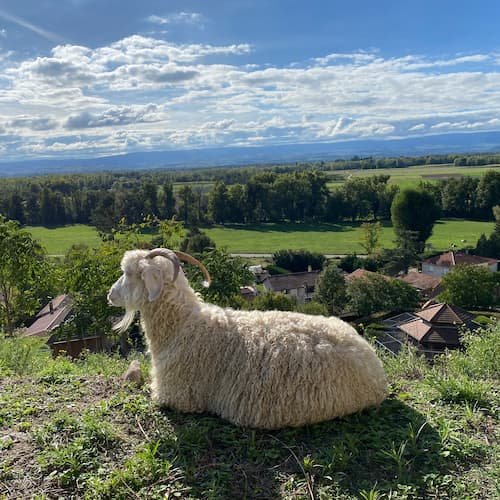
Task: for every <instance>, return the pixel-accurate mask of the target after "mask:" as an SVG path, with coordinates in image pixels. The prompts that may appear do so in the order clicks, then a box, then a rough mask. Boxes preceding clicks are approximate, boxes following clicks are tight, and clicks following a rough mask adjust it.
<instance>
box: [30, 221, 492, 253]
mask: <svg viewBox="0 0 500 500" xmlns="http://www.w3.org/2000/svg"><path fill="white" fill-rule="evenodd" d="M360 226H361V224H360V223H354V224H353V223H348V222H343V223H339V224H292V223H288V224H254V225H225V226H214V227H210V228H205V229H204V231H205V232H206V233H207V234H208V236H210V238H212V239H213V240H214V241H215V243H216V244H217V246H218V247H225V248H227V250H228V251H229V252H231V253H273V252H274V251H276V250H279V249H284V248H295V249H297V248H307V249H308V250H310V251H313V252H320V253H324V254H346V253H350V252H357V253H363V248H362V247H361V245H360V241H361V238H362V230H361V227H360ZM493 228H494V223H493V222H480V221H472V220H462V219H447V220H441V221H438V222H437V223H436V225H435V226H434V234H433V235H432V236H431V238H430V240H429V242H428V243H429V244H430V245H432V248H433V249H435V250H447V249H449V248H451V246H452V245H453V244H454V245H455V246H456V247H457V248H462V247H473V246H475V245H476V242H477V239H478V238H479V236H480V235H481V233H485V234H490V233H491V232H492V231H493ZM26 229H27V230H28V231H30V232H31V233H32V234H33V236H34V237H35V238H36V239H38V240H39V241H40V242H41V243H42V245H43V246H44V247H45V248H46V249H47V252H48V253H49V255H62V254H64V253H65V252H66V251H67V250H68V249H69V248H70V246H71V245H72V244H78V243H85V244H87V245H89V246H97V245H99V243H100V239H99V236H98V233H97V231H96V230H95V228H93V227H92V226H85V225H74V226H64V227H59V228H44V227H33V226H28V227H27V228H26ZM380 244H381V246H382V247H384V248H392V247H394V231H393V229H392V226H391V225H390V223H384V226H383V228H382V232H381V235H380Z"/></svg>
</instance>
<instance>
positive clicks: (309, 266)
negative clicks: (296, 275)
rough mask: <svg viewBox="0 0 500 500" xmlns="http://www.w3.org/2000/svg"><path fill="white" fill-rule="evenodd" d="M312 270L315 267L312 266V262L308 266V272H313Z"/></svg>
mask: <svg viewBox="0 0 500 500" xmlns="http://www.w3.org/2000/svg"><path fill="white" fill-rule="evenodd" d="M312 270H313V268H312V266H311V264H309V265H308V266H307V272H308V273H311V272H312Z"/></svg>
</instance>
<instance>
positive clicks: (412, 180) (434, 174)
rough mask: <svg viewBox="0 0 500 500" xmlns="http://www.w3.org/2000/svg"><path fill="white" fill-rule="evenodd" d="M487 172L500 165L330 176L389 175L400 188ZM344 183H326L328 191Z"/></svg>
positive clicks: (350, 172) (344, 172)
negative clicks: (422, 182)
mask: <svg viewBox="0 0 500 500" xmlns="http://www.w3.org/2000/svg"><path fill="white" fill-rule="evenodd" d="M488 170H495V171H497V172H500V165H488V166H478V167H458V166H455V165H452V164H448V163H447V164H443V165H416V166H414V167H406V168H373V169H364V170H336V171H333V172H327V174H329V173H331V174H332V175H333V174H335V175H337V174H338V175H341V176H344V178H345V179H346V180H347V179H348V178H349V177H371V176H372V175H390V176H391V178H390V179H389V184H396V185H397V186H399V187H400V188H408V187H416V186H418V184H419V183H420V182H421V181H427V182H437V181H439V180H443V179H448V178H451V177H462V176H464V175H469V176H472V177H480V176H482V175H484V173H485V172H487V171H488ZM344 182H345V181H342V180H337V179H336V180H334V181H332V182H329V183H328V188H329V189H335V188H336V187H339V186H341V185H342V184H344Z"/></svg>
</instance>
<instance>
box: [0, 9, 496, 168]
mask: <svg viewBox="0 0 500 500" xmlns="http://www.w3.org/2000/svg"><path fill="white" fill-rule="evenodd" d="M499 14H500V2H497V1H481V0H478V1H476V2H472V1H448V0H434V1H430V0H421V1H418V2H416V1H376V2H374V1H364V0H363V1H355V0H353V1H350V2H341V1H334V0H331V1H315V0H310V1H308V2H304V1H286V0H283V1H272V0H268V1H263V0H244V1H243V0H242V1H240V0H231V1H225V0H221V1H191V2H190V1H182V2H181V1H165V0H163V1H159V0H158V1H151V0H141V1H140V2H138V1H131V0H120V1H115V0H109V1H106V0H57V1H56V0H37V1H31V0H3V1H2V3H1V4H0V155H1V157H2V158H4V159H24V158H37V157H58V156H63V155H64V156H73V157H78V156H95V155H107V154H116V153H123V152H129V151H141V150H161V149H182V148H203V147H212V146H226V145H227V146H238V145H267V144H286V143H297V142H334V141H341V140H342V141H343V140H349V139H358V138H364V139H366V138H377V139H384V138H395V137H411V136H414V135H427V134H438V133H448V132H471V131H485V130H500V74H499V69H500V37H499V36H498V28H497V25H498V19H499Z"/></svg>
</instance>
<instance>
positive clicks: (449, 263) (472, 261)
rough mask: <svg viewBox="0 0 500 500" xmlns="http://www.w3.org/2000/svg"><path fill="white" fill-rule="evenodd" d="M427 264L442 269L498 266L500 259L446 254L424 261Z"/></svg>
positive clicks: (465, 254) (456, 253) (452, 253)
mask: <svg viewBox="0 0 500 500" xmlns="http://www.w3.org/2000/svg"><path fill="white" fill-rule="evenodd" d="M424 262H425V263H426V264H433V265H435V266H441V267H453V266H459V265H465V264H468V265H472V266H480V265H488V264H498V262H500V261H499V260H498V259H490V258H488V257H481V256H479V255H470V254H467V253H460V252H453V251H451V252H446V253H442V254H441V255H435V256H434V257H430V258H428V259H426V260H425V261H424Z"/></svg>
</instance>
